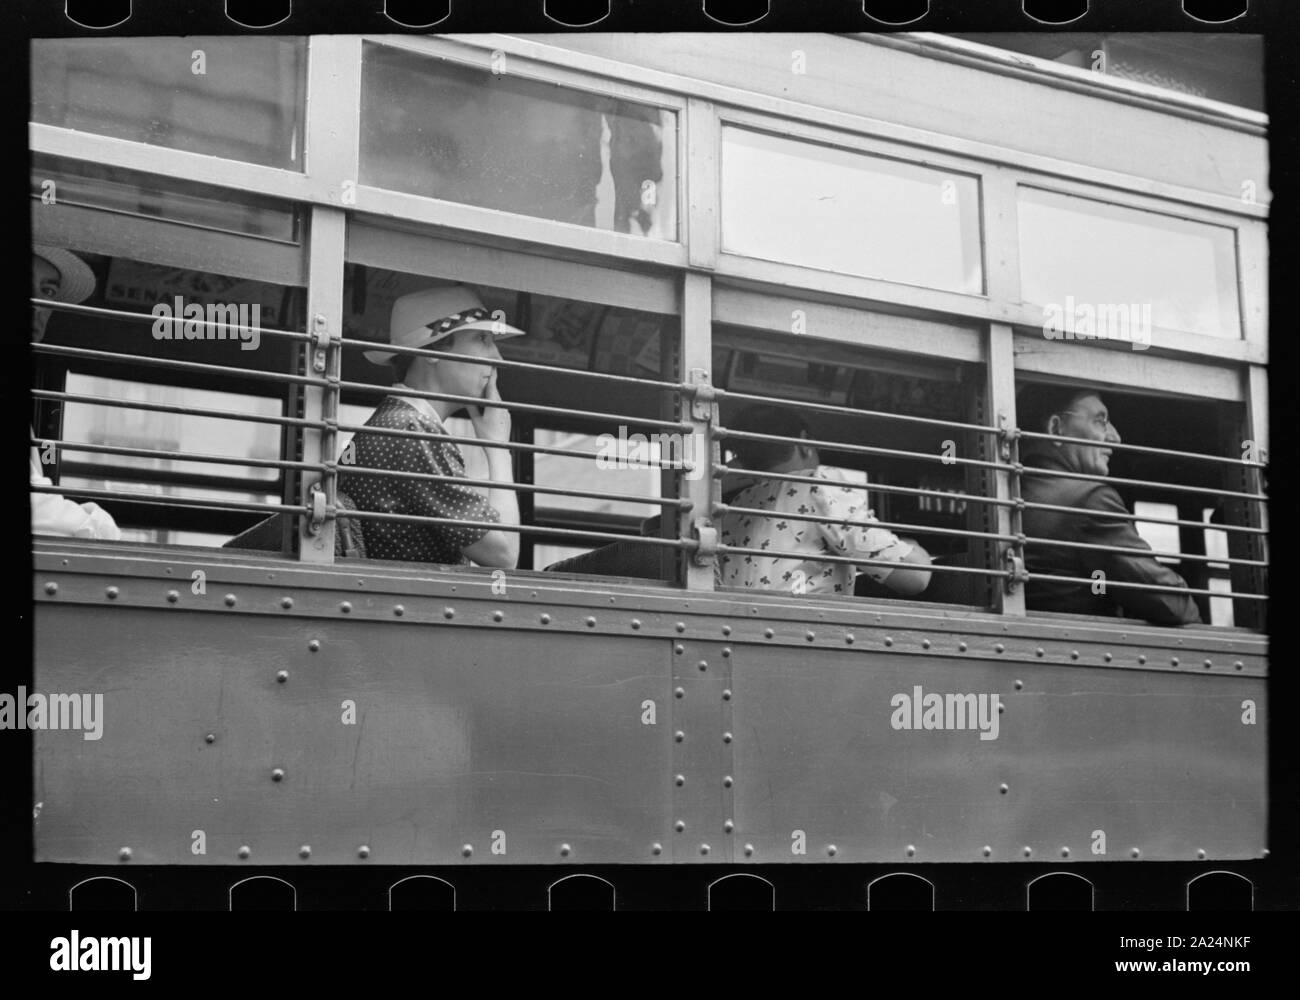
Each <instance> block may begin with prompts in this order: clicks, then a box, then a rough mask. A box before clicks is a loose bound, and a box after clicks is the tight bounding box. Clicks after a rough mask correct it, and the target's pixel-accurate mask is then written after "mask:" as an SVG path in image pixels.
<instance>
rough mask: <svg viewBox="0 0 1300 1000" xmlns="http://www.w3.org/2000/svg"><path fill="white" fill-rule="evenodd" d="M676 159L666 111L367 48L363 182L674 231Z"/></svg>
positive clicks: (600, 225) (606, 225)
mask: <svg viewBox="0 0 1300 1000" xmlns="http://www.w3.org/2000/svg"><path fill="white" fill-rule="evenodd" d="M676 164H677V133H676V118H675V116H674V115H673V113H672V112H670V111H665V110H663V109H660V108H654V107H650V106H647V105H642V104H633V103H631V102H630V101H624V100H619V99H618V98H614V97H609V96H604V95H600V94H588V93H583V92H581V91H576V90H562V89H560V88H559V87H556V86H553V85H548V84H544V83H539V82H537V81H534V80H527V79H524V78H523V77H520V76H517V75H511V74H509V73H501V74H494V73H492V72H491V71H489V70H488V69H486V68H483V69H480V68H477V67H473V66H463V65H459V64H456V63H450V62H445V61H437V60H434V59H431V58H429V57H428V56H422V55H418V54H413V53H410V52H405V51H402V50H400V49H395V48H391V47H386V46H380V45H372V44H368V45H366V46H365V49H364V57H363V63H362V81H361V182H362V183H363V184H369V185H373V186H375V187H382V188H388V189H391V190H395V191H407V192H410V193H411V194H418V195H425V196H427V197H430V198H441V199H443V200H445V201H455V202H462V203H464V204H467V205H477V206H480V207H482V208H494V209H499V210H501V211H505V212H517V213H519V214H521V215H532V216H538V217H540V218H544V219H554V220H556V221H557V222H570V223H574V224H576V225H581V226H593V227H595V228H597V229H608V230H613V231H615V232H620V233H633V234H635V235H638V236H652V237H655V238H658V239H664V240H675V239H676V238H677V168H676Z"/></svg>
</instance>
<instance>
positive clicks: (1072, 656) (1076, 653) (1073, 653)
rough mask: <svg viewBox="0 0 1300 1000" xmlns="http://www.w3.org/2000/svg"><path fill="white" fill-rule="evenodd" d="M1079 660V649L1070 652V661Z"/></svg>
mask: <svg viewBox="0 0 1300 1000" xmlns="http://www.w3.org/2000/svg"><path fill="white" fill-rule="evenodd" d="M1078 658H1079V651H1078V650H1077V649H1072V650H1070V659H1072V660H1077V659H1078Z"/></svg>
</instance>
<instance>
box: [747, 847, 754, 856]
mask: <svg viewBox="0 0 1300 1000" xmlns="http://www.w3.org/2000/svg"><path fill="white" fill-rule="evenodd" d="M753 856H754V845H753V844H746V845H745V857H747V858H752V857H753Z"/></svg>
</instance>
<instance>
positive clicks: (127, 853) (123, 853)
mask: <svg viewBox="0 0 1300 1000" xmlns="http://www.w3.org/2000/svg"><path fill="white" fill-rule="evenodd" d="M117 856H118V857H119V858H121V859H122V860H123V861H130V860H131V848H129V847H124V848H122V849H121V850H120V851H118V852H117Z"/></svg>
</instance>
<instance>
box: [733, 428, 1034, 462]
mask: <svg viewBox="0 0 1300 1000" xmlns="http://www.w3.org/2000/svg"><path fill="white" fill-rule="evenodd" d="M713 433H714V436H716V437H723V438H728V437H730V438H740V439H742V440H745V441H774V442H779V443H781V444H810V445H813V446H815V447H817V448H826V449H827V450H830V451H847V452H850V453H852V454H855V455H893V456H895V457H897V458H919V459H922V460H924V461H927V462H942V463H943V464H944V465H969V466H974V467H976V468H981V469H1004V470H1006V471H1008V472H1013V471H1015V466H1014V465H1007V464H1005V463H1003V462H985V461H983V460H982V459H977V458H957V457H955V456H952V457H949V456H944V455H932V454H930V453H929V452H924V451H902V450H900V449H897V448H880V447H877V446H875V445H867V444H846V443H841V442H839V441H819V440H816V439H814V438H792V437H782V436H781V435H779V434H759V433H755V432H753V431H733V430H728V429H727V428H725V427H716V428H714V431H713Z"/></svg>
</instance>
